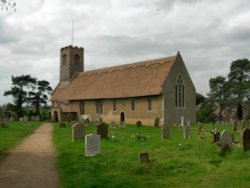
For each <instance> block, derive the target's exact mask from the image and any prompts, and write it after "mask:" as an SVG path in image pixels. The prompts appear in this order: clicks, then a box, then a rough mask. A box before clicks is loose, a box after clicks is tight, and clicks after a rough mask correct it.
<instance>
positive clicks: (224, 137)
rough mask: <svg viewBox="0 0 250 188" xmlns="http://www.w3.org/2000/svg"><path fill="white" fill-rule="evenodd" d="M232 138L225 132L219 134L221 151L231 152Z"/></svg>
mask: <svg viewBox="0 0 250 188" xmlns="http://www.w3.org/2000/svg"><path fill="white" fill-rule="evenodd" d="M232 144H233V138H232V135H231V134H229V133H228V132H227V131H226V130H224V131H222V133H221V151H232Z"/></svg>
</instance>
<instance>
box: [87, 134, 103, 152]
mask: <svg viewBox="0 0 250 188" xmlns="http://www.w3.org/2000/svg"><path fill="white" fill-rule="evenodd" d="M100 152H101V136H100V135H93V134H90V135H86V136H85V156H95V155H97V154H98V153H100Z"/></svg>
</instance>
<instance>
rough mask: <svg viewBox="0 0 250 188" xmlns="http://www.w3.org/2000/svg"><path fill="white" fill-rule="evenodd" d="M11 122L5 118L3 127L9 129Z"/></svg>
mask: <svg viewBox="0 0 250 188" xmlns="http://www.w3.org/2000/svg"><path fill="white" fill-rule="evenodd" d="M9 123H10V120H9V119H8V118H3V122H2V127H3V128H8V127H9Z"/></svg>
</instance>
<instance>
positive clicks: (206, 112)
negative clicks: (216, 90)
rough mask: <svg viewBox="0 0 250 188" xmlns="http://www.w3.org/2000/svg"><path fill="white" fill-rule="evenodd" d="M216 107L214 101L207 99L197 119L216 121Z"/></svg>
mask: <svg viewBox="0 0 250 188" xmlns="http://www.w3.org/2000/svg"><path fill="white" fill-rule="evenodd" d="M215 109H216V107H215V105H214V103H213V102H212V101H210V100H209V99H206V100H205V102H204V104H203V105H202V106H201V107H200V108H199V110H198V111H197V113H196V116H197V121H198V122H202V123H215V120H216V115H215V113H214V111H215Z"/></svg>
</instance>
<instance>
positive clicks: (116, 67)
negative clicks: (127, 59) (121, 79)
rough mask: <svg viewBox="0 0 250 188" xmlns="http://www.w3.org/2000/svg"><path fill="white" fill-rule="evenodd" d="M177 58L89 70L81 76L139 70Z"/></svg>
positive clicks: (169, 57)
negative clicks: (129, 69) (138, 68)
mask: <svg viewBox="0 0 250 188" xmlns="http://www.w3.org/2000/svg"><path fill="white" fill-rule="evenodd" d="M176 57H177V55H173V56H168V57H163V58H157V59H152V60H146V61H138V62H135V63H129V64H122V65H116V66H112V67H105V68H99V69H94V70H89V71H85V72H80V73H79V76H82V75H88V74H102V73H106V72H113V71H119V70H124V69H128V68H137V67H142V66H151V65H155V64H162V63H166V61H171V60H172V59H173V58H176ZM163 60H165V61H164V62H162V61H163ZM172 61H173V60H172Z"/></svg>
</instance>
